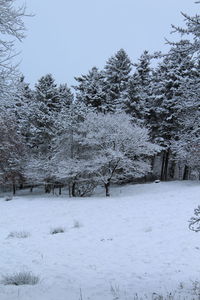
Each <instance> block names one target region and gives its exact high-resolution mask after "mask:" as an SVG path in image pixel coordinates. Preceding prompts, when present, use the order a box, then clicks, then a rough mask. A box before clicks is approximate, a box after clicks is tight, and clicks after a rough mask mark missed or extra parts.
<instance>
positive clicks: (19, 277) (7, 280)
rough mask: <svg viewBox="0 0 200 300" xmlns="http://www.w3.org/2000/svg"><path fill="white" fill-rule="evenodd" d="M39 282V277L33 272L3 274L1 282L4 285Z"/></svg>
mask: <svg viewBox="0 0 200 300" xmlns="http://www.w3.org/2000/svg"><path fill="white" fill-rule="evenodd" d="M38 282H39V277H38V276H35V275H33V274H32V273H31V272H19V273H14V274H11V275H4V276H2V280H1V283H2V284H4V285H25V284H28V285H35V284H37V283H38Z"/></svg>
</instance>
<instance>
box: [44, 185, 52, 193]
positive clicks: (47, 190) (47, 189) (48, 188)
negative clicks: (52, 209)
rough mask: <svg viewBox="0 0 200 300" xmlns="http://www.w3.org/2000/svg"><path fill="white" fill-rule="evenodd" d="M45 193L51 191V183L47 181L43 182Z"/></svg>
mask: <svg viewBox="0 0 200 300" xmlns="http://www.w3.org/2000/svg"><path fill="white" fill-rule="evenodd" d="M45 193H46V194H49V193H51V185H50V184H49V183H47V184H45Z"/></svg>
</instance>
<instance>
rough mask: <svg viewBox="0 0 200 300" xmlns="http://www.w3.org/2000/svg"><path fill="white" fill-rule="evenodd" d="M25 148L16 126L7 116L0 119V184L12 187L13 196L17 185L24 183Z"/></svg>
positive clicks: (13, 120)
mask: <svg viewBox="0 0 200 300" xmlns="http://www.w3.org/2000/svg"><path fill="white" fill-rule="evenodd" d="M25 163H26V147H25V144H24V142H23V139H22V136H21V135H20V132H19V130H18V127H17V125H16V120H15V119H14V118H13V116H12V115H11V116H9V115H8V114H7V115H6V114H4V116H2V115H1V118H0V182H1V183H2V184H3V185H12V187H13V194H15V191H16V186H17V184H20V183H22V182H23V181H24V168H25Z"/></svg>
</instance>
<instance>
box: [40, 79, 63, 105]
mask: <svg viewBox="0 0 200 300" xmlns="http://www.w3.org/2000/svg"><path fill="white" fill-rule="evenodd" d="M35 88H36V89H35V96H36V100H37V101H39V102H43V103H44V104H45V106H47V107H48V109H49V110H50V111H59V109H60V106H59V95H58V89H57V84H56V83H55V80H54V78H53V76H52V75H51V74H47V75H45V76H42V77H41V78H40V79H39V80H38V83H37V84H36V85H35Z"/></svg>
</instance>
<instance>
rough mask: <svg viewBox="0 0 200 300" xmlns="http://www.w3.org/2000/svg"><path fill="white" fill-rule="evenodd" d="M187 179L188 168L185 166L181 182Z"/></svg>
mask: <svg viewBox="0 0 200 300" xmlns="http://www.w3.org/2000/svg"><path fill="white" fill-rule="evenodd" d="M188 179H189V167H188V166H186V165H185V168H184V172H183V180H188Z"/></svg>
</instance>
